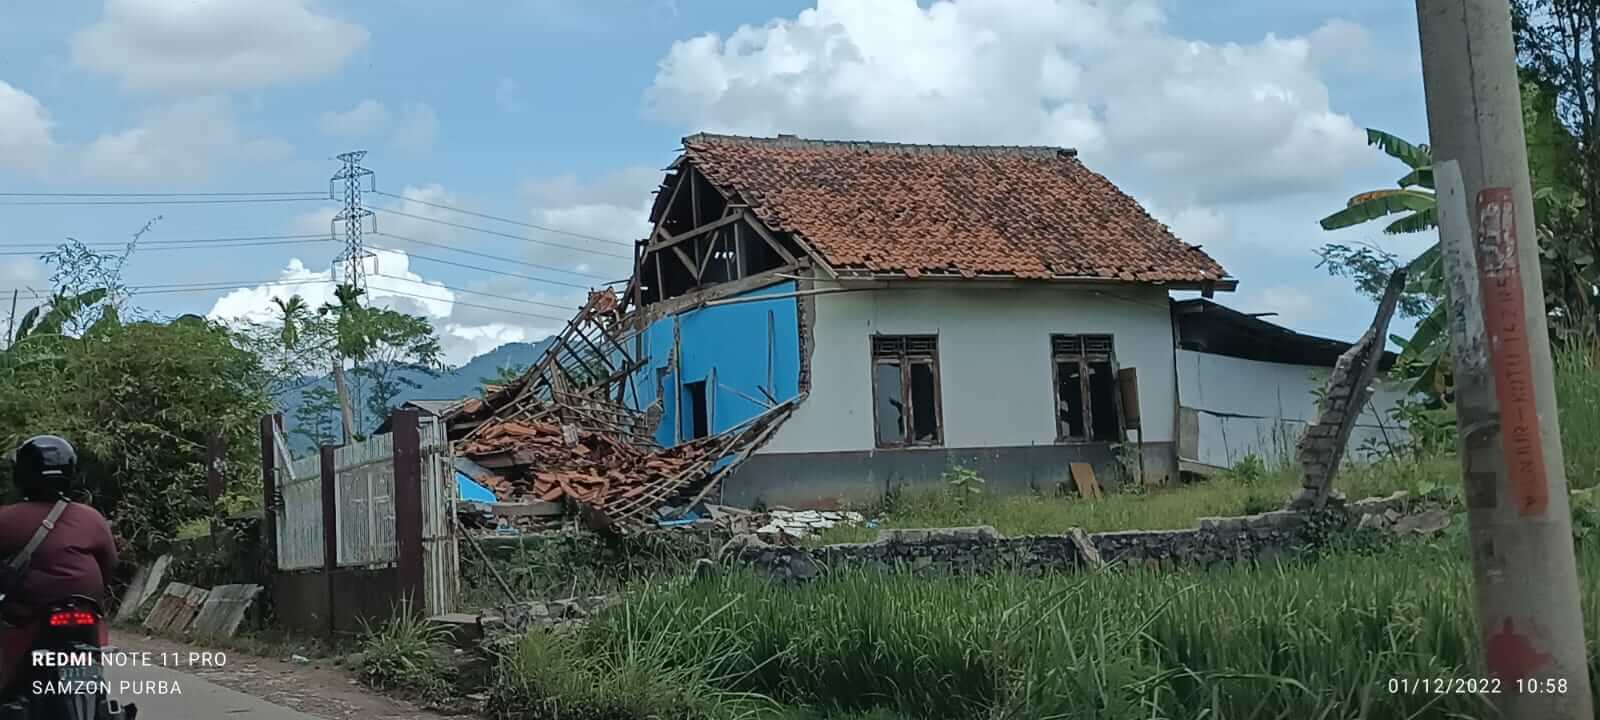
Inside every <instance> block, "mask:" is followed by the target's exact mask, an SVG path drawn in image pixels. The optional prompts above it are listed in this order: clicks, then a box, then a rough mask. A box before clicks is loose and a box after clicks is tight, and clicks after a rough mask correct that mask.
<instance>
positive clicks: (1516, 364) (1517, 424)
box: [1477, 187, 1550, 515]
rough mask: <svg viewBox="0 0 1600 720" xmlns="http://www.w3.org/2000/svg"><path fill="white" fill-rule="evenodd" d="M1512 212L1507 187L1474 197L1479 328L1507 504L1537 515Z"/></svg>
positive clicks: (1534, 433)
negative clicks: (1484, 335) (1490, 376)
mask: <svg viewBox="0 0 1600 720" xmlns="http://www.w3.org/2000/svg"><path fill="white" fill-rule="evenodd" d="M1517 242H1518V238H1517V209H1516V204H1515V201H1514V200H1513V199H1512V195H1511V188H1508V187H1494V188H1485V189H1484V190H1483V191H1482V192H1479V193H1478V242H1477V255H1478V282H1479V283H1480V285H1481V286H1482V288H1483V324H1484V329H1485V330H1487V331H1488V334H1489V365H1490V368H1491V369H1492V370H1493V371H1494V394H1495V400H1496V401H1497V404H1498V405H1499V406H1500V440H1501V443H1502V444H1503V445H1504V447H1503V451H1504V453H1505V461H1506V475H1507V479H1508V481H1509V484H1510V492H1511V501H1512V503H1513V504H1514V505H1515V506H1516V508H1517V512H1518V513H1521V514H1523V515H1543V514H1544V512H1545V508H1546V507H1548V506H1549V504H1550V488H1549V485H1548V484H1547V483H1546V482H1545V466H1544V449H1543V447H1542V445H1541V442H1540V440H1539V405H1538V402H1537V401H1536V400H1535V398H1534V389H1533V388H1534V385H1533V353H1532V351H1531V350H1530V349H1529V342H1528V320H1527V314H1526V308H1525V307H1524V302H1523V295H1522V272H1521V270H1522V268H1521V263H1520V261H1519V260H1518V258H1517Z"/></svg>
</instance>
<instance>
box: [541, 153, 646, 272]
mask: <svg viewBox="0 0 1600 720" xmlns="http://www.w3.org/2000/svg"><path fill="white" fill-rule="evenodd" d="M661 178H662V173H661V171H660V170H657V169H654V168H650V167H645V166H634V167H629V168H624V169H622V170H618V171H615V172H612V173H609V174H607V175H603V176H601V177H599V178H595V179H594V180H592V181H583V180H579V179H578V178H577V177H576V176H573V175H564V176H560V177H551V178H540V179H534V180H528V181H525V182H524V183H523V184H522V188H521V195H522V198H523V201H524V202H526V203H527V204H528V205H529V210H528V216H529V221H530V222H532V223H533V224H536V225H542V226H544V227H550V228H557V229H560V230H565V231H568V232H572V233H578V234H581V235H587V236H590V237H589V238H581V237H573V236H569V235H560V234H552V233H543V232H539V231H532V232H531V235H532V236H534V237H537V238H539V239H541V240H547V241H549V242H552V243H558V244H561V245H566V246H570V247H581V248H590V249H593V250H596V251H599V253H587V252H577V251H573V250H568V249H563V248H559V247H553V246H548V245H546V246H535V247H533V248H531V249H530V250H529V253H530V256H531V257H533V258H535V259H537V260H538V261H539V262H544V263H551V264H555V265H558V266H560V267H566V268H571V269H574V270H579V271H581V272H588V273H593V274H597V275H600V276H602V277H605V278H607V279H608V280H616V279H622V278H626V277H628V275H629V274H630V272H631V270H632V267H631V264H632V260H631V257H632V251H631V249H630V248H629V247H628V246H627V245H622V244H617V243H632V242H633V241H635V240H638V239H639V238H642V237H644V236H645V235H646V234H648V233H649V232H650V222H649V220H650V204H651V202H652V201H653V200H654V196H653V195H652V194H651V192H652V191H653V190H655V188H656V187H657V186H659V185H660V184H661ZM594 238H599V239H594ZM601 239H603V240H609V241H615V242H603V241H602V240H601ZM600 253H606V254H600ZM616 255H620V256H623V257H614V256H616Z"/></svg>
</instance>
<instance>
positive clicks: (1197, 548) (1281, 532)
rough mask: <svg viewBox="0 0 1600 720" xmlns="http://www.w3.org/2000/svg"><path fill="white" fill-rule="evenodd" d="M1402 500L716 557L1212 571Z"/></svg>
mask: <svg viewBox="0 0 1600 720" xmlns="http://www.w3.org/2000/svg"><path fill="white" fill-rule="evenodd" d="M1407 504H1408V498H1407V496H1406V495H1405V494H1404V493H1396V494H1395V495H1392V496H1390V497H1387V498H1372V499H1368V500H1362V501H1358V502H1354V503H1350V504H1348V505H1335V506H1330V507H1328V508H1325V509H1323V510H1320V511H1315V512H1297V511H1289V510H1279V511H1274V512H1267V513H1261V514H1260V515H1246V516H1242V517H1226V518H1202V519H1201V520H1200V521H1199V527H1196V528H1191V529H1186V530H1127V531H1120V532H1103V533H1093V534H1089V533H1083V532H1082V531H1079V530H1074V531H1072V532H1069V533H1067V534H1065V535H1028V536H1022V537H1005V536H1004V535H1001V534H1000V533H999V532H997V531H996V530H995V529H994V528H992V527H987V526H983V527H970V528H945V529H937V530H884V531H881V532H880V533H879V535H878V539H877V540H874V541H873V542H868V543H854V544H843V545H826V546H822V547H815V548H805V547H795V546H781V545H771V544H768V543H765V542H762V541H761V540H759V539H757V538H756V537H754V536H748V535H744V536H739V537H735V538H733V539H732V540H730V541H729V542H728V544H727V545H725V546H723V548H722V550H721V552H720V554H719V558H718V560H719V562H720V563H722V564H732V565H744V566H750V567H753V568H755V569H757V570H758V571H761V572H765V573H767V574H769V575H772V576H773V577H776V578H779V579H784V580H810V579H812V578H815V577H817V576H819V575H822V574H824V573H826V572H829V571H835V570H869V571H872V570H877V571H911V572H919V571H920V572H990V571H1012V572H1022V573H1043V572H1063V571H1073V570H1078V569H1081V568H1085V567H1096V566H1101V565H1117V566H1136V565H1146V566H1176V565H1197V566H1202V567H1209V566H1212V565H1216V564H1219V563H1226V562H1235V561H1239V560H1250V559H1260V558H1267V557H1272V556H1275V555H1279V554H1283V553H1290V552H1296V551H1300V550H1304V549H1309V548H1313V547H1316V546H1318V545H1320V544H1321V543H1323V542H1325V541H1326V540H1327V538H1329V537H1330V536H1331V535H1333V534H1336V533H1340V532H1344V531H1347V530H1352V529H1354V528H1356V527H1357V526H1358V525H1359V524H1360V521H1361V518H1362V517H1363V516H1365V515H1381V514H1383V513H1385V512H1387V511H1389V510H1396V511H1399V510H1401V509H1403V508H1405V507H1406V506H1407Z"/></svg>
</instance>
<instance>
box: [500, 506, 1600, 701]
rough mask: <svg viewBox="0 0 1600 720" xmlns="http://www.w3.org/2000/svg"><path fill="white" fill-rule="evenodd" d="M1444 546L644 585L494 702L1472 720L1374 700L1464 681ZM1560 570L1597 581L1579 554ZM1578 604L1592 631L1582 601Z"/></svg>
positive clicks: (1460, 580) (509, 677)
mask: <svg viewBox="0 0 1600 720" xmlns="http://www.w3.org/2000/svg"><path fill="white" fill-rule="evenodd" d="M1458 543H1459V538H1457V539H1455V540H1452V541H1445V542H1441V543H1438V544H1433V545H1417V544H1413V545H1403V546H1399V547H1396V548H1391V549H1390V551H1389V552H1387V553H1385V554H1383V555H1378V556H1373V555H1358V554H1344V555H1336V556H1331V557H1323V558H1321V559H1317V560H1315V561H1310V560H1307V561H1298V560H1296V561H1288V562H1285V563H1283V564H1271V565H1238V566H1234V567H1232V568H1228V569H1223V570H1218V571H1212V572H1202V571H1197V570H1180V571H1176V572H1174V571H1166V572H1155V571H1144V570H1127V571H1122V572H1113V573H1102V574H1086V575H1078V576H1056V577H1049V578H1042V579H1027V578H1021V577H1011V576H998V577H988V578H984V579H981V580H974V579H972V578H954V577H952V578H948V579H931V580H930V579H928V578H926V577H921V578H919V577H913V576H871V575H848V576H833V577H830V578H828V579H825V580H822V581H819V582H817V583H815V584H812V585H808V586H803V587H793V586H780V585H774V584H770V583H768V582H766V581H762V580H758V579H756V578H753V577H749V576H743V575H735V576H731V577H723V578H718V579H711V580H705V581H702V582H700V583H698V584H695V585H692V586H682V587H675V588H650V589H649V591H648V592H640V593H636V594H634V595H632V596H631V598H630V601H629V603H628V604H626V605H623V606H619V607H616V608H613V609H611V610H609V611H607V612H606V613H605V614H603V615H601V616H600V617H599V618H597V620H596V622H595V623H593V624H592V625H590V626H589V627H587V628H585V629H584V630H583V631H582V632H581V633H580V634H578V635H576V636H574V637H561V636H554V635H547V634H544V633H542V632H541V633H535V634H534V635H531V636H529V637H528V638H526V639H525V640H524V641H523V643H522V644H521V645H520V647H519V648H518V650H517V652H515V653H512V654H511V655H509V656H508V657H507V658H506V660H505V661H504V662H503V664H502V666H501V672H500V680H499V687H498V690H497V693H498V694H499V695H500V697H501V699H502V700H503V701H504V702H506V704H507V706H508V707H511V708H516V709H517V710H518V712H513V713H511V714H510V715H508V716H509V717H524V718H546V717H558V716H559V717H604V718H645V717H689V718H722V717H735V716H738V715H739V714H741V713H746V714H752V715H767V714H771V715H773V716H778V715H779V713H780V711H779V710H778V709H776V708H778V707H787V708H790V710H788V711H786V712H787V713H789V714H788V715H787V716H789V717H803V716H806V713H809V712H813V711H815V712H817V713H819V714H821V713H827V712H840V713H862V712H877V713H879V715H877V716H879V717H901V718H972V717H990V718H1051V717H1055V718H1105V719H1122V718H1129V719H1132V718H1174V719H1176V718H1196V717H1216V718H1303V717H1309V718H1326V717H1339V718H1418V717H1483V716H1485V713H1487V712H1489V710H1488V707H1487V705H1486V704H1485V702H1484V700H1483V699H1482V698H1480V697H1476V696H1468V695H1434V694H1419V693H1405V692H1400V693H1396V692H1391V691H1390V688H1389V687H1388V686H1387V683H1388V681H1389V679H1391V678H1424V677H1460V678H1467V677H1476V676H1481V675H1482V672H1481V671H1480V669H1479V668H1478V667H1477V657H1478V648H1477V646H1476V640H1475V637H1476V633H1475V630H1474V628H1473V626H1472V623H1473V620H1472V618H1473V617H1474V613H1473V610H1472V600H1471V596H1470V590H1471V579H1470V575H1469V572H1468V569H1467V566H1466V560H1465V557H1466V553H1465V551H1464V548H1463V547H1461V546H1460V545H1459V544H1458ZM1580 556H1581V562H1582V565H1583V568H1584V570H1585V572H1587V573H1594V572H1600V544H1596V543H1584V544H1583V545H1582V547H1581V549H1580ZM1424 569H1425V571H1424ZM1585 592H1586V594H1585V598H1584V606H1585V616H1586V618H1588V622H1589V633H1590V634H1591V636H1593V635H1594V633H1596V632H1597V631H1600V589H1597V588H1594V587H1592V586H1591V587H1587V588H1586V591H1585ZM1592 667H1594V666H1593V665H1592ZM529 702H532V703H535V704H536V705H537V708H535V706H534V705H530V704H529ZM796 707H799V708H807V710H805V711H804V712H801V711H797V710H794V709H793V708H796ZM584 708H605V710H604V711H603V712H601V711H598V710H596V711H595V713H594V714H584V711H583V709H584ZM558 710H559V711H560V712H561V714H559V715H558V714H557V711H558ZM568 713H571V714H568Z"/></svg>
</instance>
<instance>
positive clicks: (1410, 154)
mask: <svg viewBox="0 0 1600 720" xmlns="http://www.w3.org/2000/svg"><path fill="white" fill-rule="evenodd" d="M1367 144H1368V145H1371V146H1373V147H1376V148H1379V149H1381V150H1383V152H1384V153H1385V154H1387V155H1388V156H1389V157H1392V158H1394V159H1396V160H1399V161H1400V162H1401V163H1403V164H1404V165H1405V166H1406V168H1407V172H1406V174H1405V175H1403V176H1402V177H1401V178H1400V179H1399V180H1398V181H1396V183H1395V184H1396V187H1394V188H1383V189H1380V190H1372V191H1368V192H1364V193H1360V194H1358V195H1356V196H1354V197H1352V198H1350V200H1349V201H1348V202H1347V203H1346V204H1345V208H1344V209H1343V210H1340V211H1338V212H1336V213H1333V214H1331V215H1329V216H1327V217H1325V218H1323V219H1322V221H1321V225H1322V229H1324V230H1340V229H1343V228H1348V227H1354V226H1356V225H1361V224H1363V223H1367V222H1371V221H1373V220H1379V219H1382V218H1387V217H1390V216H1393V215H1399V216H1400V217H1398V218H1395V219H1394V220H1391V221H1390V222H1389V223H1388V224H1387V225H1386V226H1384V229H1383V231H1384V233H1385V234H1388V235H1406V234H1411V233H1419V232H1430V231H1432V230H1434V229H1435V228H1437V227H1438V226H1439V212H1438V201H1437V198H1436V196H1435V194H1434V183H1433V152H1432V150H1431V149H1430V148H1429V147H1428V146H1427V145H1416V144H1413V143H1411V142H1408V141H1406V140H1403V139H1401V138H1399V137H1397V136H1395V135H1391V134H1389V133H1386V132H1383V131H1382V130H1376V129H1371V128H1369V129H1368V130H1367ZM1323 257H1324V259H1325V260H1326V259H1328V257H1329V251H1328V249H1327V248H1324V254H1323ZM1385 260H1386V261H1388V262H1390V263H1393V260H1392V258H1388V257H1387V256H1386V257H1385ZM1405 267H1406V274H1407V276H1408V277H1409V278H1410V280H1409V281H1408V287H1407V288H1406V293H1407V295H1408V296H1410V297H1411V299H1412V302H1411V303H1410V305H1411V306H1412V307H1414V308H1417V314H1418V315H1421V316H1422V319H1421V320H1420V321H1419V322H1418V323H1417V328H1416V330H1415V331H1414V332H1413V333H1412V335H1411V337H1410V338H1401V337H1398V336H1394V337H1391V338H1390V339H1391V340H1393V341H1394V342H1395V344H1397V345H1399V346H1400V348H1401V354H1400V362H1399V366H1400V367H1401V368H1402V373H1403V374H1404V375H1406V376H1407V377H1410V378H1412V379H1413V382H1412V386H1411V390H1412V391H1413V392H1421V393H1425V394H1428V395H1430V396H1432V397H1440V396H1442V395H1443V394H1444V391H1445V389H1446V388H1447V387H1448V379H1449V378H1448V370H1449V365H1450V356H1449V349H1450V348H1449V336H1448V334H1446V333H1444V332H1443V330H1444V328H1445V316H1444V305H1443V303H1440V302H1438V300H1439V298H1440V295H1441V294H1442V291H1443V288H1444V274H1443V271H1442V267H1441V266H1440V264H1439V244H1438V243H1437V242H1435V243H1434V244H1433V245H1431V246H1429V247H1428V249H1427V250H1424V251H1423V252H1422V253H1421V254H1419V255H1417V256H1416V257H1415V258H1413V259H1412V260H1411V261H1410V262H1408V263H1406V266H1405Z"/></svg>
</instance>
